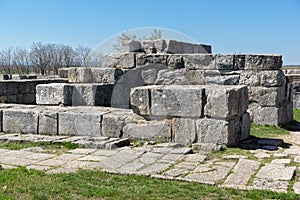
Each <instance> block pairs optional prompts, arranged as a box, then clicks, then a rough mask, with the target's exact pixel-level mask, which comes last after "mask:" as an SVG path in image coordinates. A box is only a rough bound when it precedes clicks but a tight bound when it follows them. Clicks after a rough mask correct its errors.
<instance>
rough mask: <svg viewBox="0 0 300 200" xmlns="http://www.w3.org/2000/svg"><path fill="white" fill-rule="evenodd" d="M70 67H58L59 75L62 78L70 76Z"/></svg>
mask: <svg viewBox="0 0 300 200" xmlns="http://www.w3.org/2000/svg"><path fill="white" fill-rule="evenodd" d="M68 73H69V68H65V67H63V68H59V69H58V76H59V77H60V78H68Z"/></svg>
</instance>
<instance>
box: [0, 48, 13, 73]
mask: <svg viewBox="0 0 300 200" xmlns="http://www.w3.org/2000/svg"><path fill="white" fill-rule="evenodd" d="M12 60H13V48H12V47H9V48H7V49H5V50H2V51H1V52H0V65H1V68H2V70H3V72H4V73H7V74H10V73H11V71H12V70H11V67H12Z"/></svg>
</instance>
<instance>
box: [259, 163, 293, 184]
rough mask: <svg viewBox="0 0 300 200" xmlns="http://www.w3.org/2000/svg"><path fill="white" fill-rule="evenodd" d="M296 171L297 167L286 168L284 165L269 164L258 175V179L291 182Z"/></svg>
mask: <svg viewBox="0 0 300 200" xmlns="http://www.w3.org/2000/svg"><path fill="white" fill-rule="evenodd" d="M295 170H296V167H295V166H287V167H286V166H284V165H282V164H267V165H265V166H263V167H262V168H261V169H260V170H259V171H258V173H257V175H256V177H257V178H261V179H265V180H271V181H278V180H281V181H289V180H291V179H292V177H293V174H294V172H295Z"/></svg>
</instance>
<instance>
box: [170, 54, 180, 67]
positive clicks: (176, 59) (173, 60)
mask: <svg viewBox="0 0 300 200" xmlns="http://www.w3.org/2000/svg"><path fill="white" fill-rule="evenodd" d="M167 66H168V68H170V69H180V68H183V67H184V64H183V59H182V56H181V55H177V54H170V55H168V58H167Z"/></svg>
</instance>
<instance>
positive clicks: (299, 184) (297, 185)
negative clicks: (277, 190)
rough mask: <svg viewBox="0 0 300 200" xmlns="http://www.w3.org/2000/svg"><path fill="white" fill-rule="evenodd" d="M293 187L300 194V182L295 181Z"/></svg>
mask: <svg viewBox="0 0 300 200" xmlns="http://www.w3.org/2000/svg"><path fill="white" fill-rule="evenodd" d="M293 189H294V192H295V193H296V194H300V182H296V183H294V186H293Z"/></svg>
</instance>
